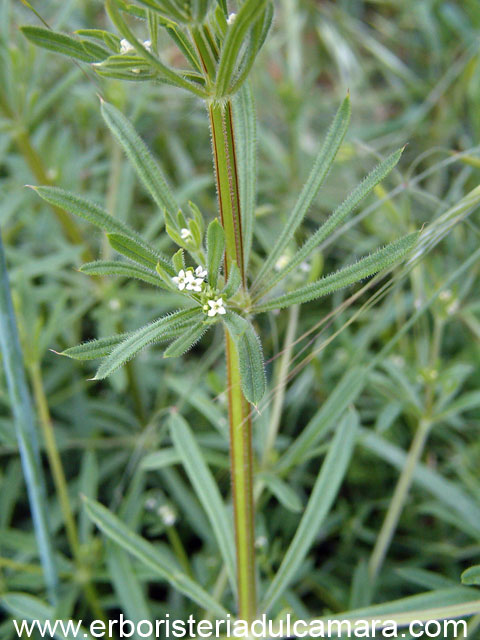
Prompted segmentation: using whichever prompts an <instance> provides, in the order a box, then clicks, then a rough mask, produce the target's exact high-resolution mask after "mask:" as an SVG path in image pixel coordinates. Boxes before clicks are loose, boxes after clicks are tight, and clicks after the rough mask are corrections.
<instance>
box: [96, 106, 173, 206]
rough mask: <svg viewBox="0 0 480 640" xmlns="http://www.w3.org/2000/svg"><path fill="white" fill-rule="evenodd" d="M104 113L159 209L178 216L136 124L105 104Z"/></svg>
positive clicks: (166, 186)
mask: <svg viewBox="0 0 480 640" xmlns="http://www.w3.org/2000/svg"><path fill="white" fill-rule="evenodd" d="M101 110H102V115H103V118H104V120H105V122H106V123H107V125H108V127H109V128H110V130H111V132H112V133H113V135H114V136H115V138H116V139H117V141H118V142H119V144H120V146H121V147H122V148H123V150H124V151H125V153H126V155H127V157H128V159H129V160H130V162H131V163H132V165H133V168H134V169H135V171H136V172H137V175H138V177H139V178H140V180H141V181H142V182H143V184H144V185H145V187H146V188H147V190H148V192H149V193H150V195H151V196H152V198H153V199H154V201H155V203H156V204H157V206H158V207H159V209H160V210H161V211H163V210H164V209H168V210H169V211H170V212H171V213H172V214H175V213H176V212H177V211H178V205H177V203H176V202H175V198H174V197H173V194H172V192H171V190H170V187H169V186H168V184H167V181H166V179H165V177H164V175H163V174H162V171H161V169H160V167H159V166H158V164H157V162H156V161H155V159H154V157H153V156H152V154H151V153H150V151H149V149H148V148H147V146H146V144H145V143H144V142H143V140H142V139H141V138H140V136H139V135H138V133H137V132H136V131H135V129H134V127H133V126H132V124H131V123H130V122H129V121H128V120H127V118H126V117H125V116H124V115H123V114H122V113H121V112H120V111H119V110H118V109H117V108H115V107H114V106H113V105H111V104H109V103H108V102H104V101H103V100H102V107H101Z"/></svg>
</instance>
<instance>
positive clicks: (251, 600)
mask: <svg viewBox="0 0 480 640" xmlns="http://www.w3.org/2000/svg"><path fill="white" fill-rule="evenodd" d="M209 115H210V125H211V132H212V145H213V156H214V162H215V172H216V178H217V191H218V201H219V208H220V217H221V222H222V225H223V228H224V230H225V276H226V277H228V272H229V268H230V267H231V264H232V263H233V262H234V261H235V262H236V263H237V265H238V268H239V270H240V273H241V276H242V282H243V287H244V289H245V287H246V276H245V267H244V256H243V238H242V218H241V211H240V195H239V193H240V192H239V182H238V173H237V160H236V154H235V138H234V131H233V122H232V105H231V103H227V104H226V105H224V106H223V105H217V104H215V105H210V107H209ZM226 357H227V381H228V382H227V384H228V408H229V419H230V468H231V479H232V494H233V505H234V520H235V543H236V556H237V591H238V610H239V615H240V617H241V618H242V619H244V620H250V621H251V620H253V619H254V618H255V616H256V612H257V598H256V586H255V514H254V502H253V460H252V458H253V456H252V422H251V417H250V405H249V404H248V402H247V401H246V400H245V397H244V396H243V393H242V389H241V384H240V367H239V361H238V354H237V350H236V347H235V344H234V342H233V340H232V339H231V337H230V335H229V334H228V333H226Z"/></svg>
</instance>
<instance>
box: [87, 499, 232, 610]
mask: <svg viewBox="0 0 480 640" xmlns="http://www.w3.org/2000/svg"><path fill="white" fill-rule="evenodd" d="M84 499H85V503H86V510H87V513H88V515H89V517H90V518H91V519H92V520H93V521H94V522H95V524H96V525H97V527H98V528H99V529H100V530H101V531H103V533H104V534H105V535H106V536H108V538H110V540H113V541H114V542H116V543H117V544H118V545H120V546H121V547H122V549H125V551H128V553H130V554H131V555H133V556H134V557H135V558H137V559H138V560H140V562H143V564H145V565H146V566H147V567H149V568H150V569H152V570H153V571H155V572H156V573H157V574H158V575H160V576H161V577H162V578H163V579H164V580H166V581H167V582H169V583H170V584H171V585H172V586H173V587H174V588H175V589H177V590H178V591H180V592H181V593H183V594H184V595H185V596H187V598H190V599H191V600H193V601H194V602H196V603H197V604H199V605H200V606H201V607H202V608H208V609H209V610H210V611H212V612H214V613H215V614H216V615H218V616H219V617H223V616H225V615H226V613H227V612H226V610H225V609H224V608H223V607H222V606H221V605H220V604H219V603H218V602H217V601H216V600H214V599H213V598H212V596H210V594H209V593H207V592H206V591H205V590H204V589H203V588H202V587H201V586H200V585H199V584H197V583H196V582H195V581H194V580H192V578H189V577H188V576H187V575H186V574H184V573H183V572H182V571H181V570H180V569H179V568H178V566H177V564H176V563H175V562H173V561H172V560H171V558H170V557H169V556H167V555H165V554H164V553H162V552H161V551H160V550H159V549H157V548H156V547H154V546H153V545H152V544H151V543H150V542H148V541H147V540H145V539H144V538H142V537H141V536H139V535H138V534H137V533H134V532H133V531H131V530H130V529H129V528H128V527H127V526H126V525H125V524H124V523H123V522H122V521H121V520H119V518H117V516H115V515H114V514H113V513H111V512H110V511H109V510H108V509H106V508H105V507H104V506H103V505H101V504H100V503H99V502H95V501H94V500H89V499H88V498H84Z"/></svg>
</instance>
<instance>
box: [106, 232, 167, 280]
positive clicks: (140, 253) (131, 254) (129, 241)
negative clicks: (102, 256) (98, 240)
mask: <svg viewBox="0 0 480 640" xmlns="http://www.w3.org/2000/svg"><path fill="white" fill-rule="evenodd" d="M107 238H108V242H109V243H110V246H111V247H112V249H115V251H118V253H120V254H122V256H125V257H126V258H129V259H130V260H132V261H133V262H137V263H138V264H140V265H142V266H143V267H147V269H155V270H156V269H157V265H158V264H160V266H161V267H162V269H163V270H164V271H165V272H166V273H168V275H169V276H170V277H172V276H174V275H175V271H174V270H173V267H172V265H171V264H170V262H169V261H168V260H167V258H165V257H164V256H162V255H161V254H160V253H159V252H158V251H156V250H155V249H153V248H152V247H150V245H148V244H147V243H146V242H144V241H143V240H142V239H136V238H132V237H130V236H125V235H123V234H119V233H107Z"/></svg>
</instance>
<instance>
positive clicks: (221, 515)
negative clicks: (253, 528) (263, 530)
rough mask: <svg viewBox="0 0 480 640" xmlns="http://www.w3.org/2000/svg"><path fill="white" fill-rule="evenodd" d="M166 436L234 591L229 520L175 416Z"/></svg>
mask: <svg viewBox="0 0 480 640" xmlns="http://www.w3.org/2000/svg"><path fill="white" fill-rule="evenodd" d="M169 427H170V434H171V437H172V440H173V444H174V446H175V449H176V451H177V453H178V454H179V455H180V459H181V461H182V464H183V466H184V468H185V471H186V472H187V475H188V477H189V478H190V482H191V483H192V485H193V488H194V489H195V493H196V494H197V496H198V499H199V500H200V502H201V504H202V506H203V508H204V510H205V513H206V514H207V517H208V519H209V521H210V524H211V526H212V529H213V532H214V534H215V538H216V540H217V544H218V547H219V549H220V553H221V554H222V558H223V561H224V563H225V568H226V570H227V574H228V577H229V579H230V584H231V587H232V590H233V591H234V592H235V548H234V544H233V540H234V536H233V530H232V525H231V521H230V519H229V517H228V513H227V510H226V508H225V504H224V502H223V500H222V497H221V495H220V491H219V490H218V485H217V483H216V482H215V480H214V478H213V476H212V473H211V471H210V469H209V468H208V465H207V463H206V462H205V459H204V455H203V452H202V450H201V449H200V447H199V446H198V444H197V442H196V439H195V435H194V433H193V432H192V430H191V429H190V427H189V426H188V424H187V423H186V421H185V420H184V419H183V418H182V416H180V415H178V413H172V415H171V417H170V424H169Z"/></svg>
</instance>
